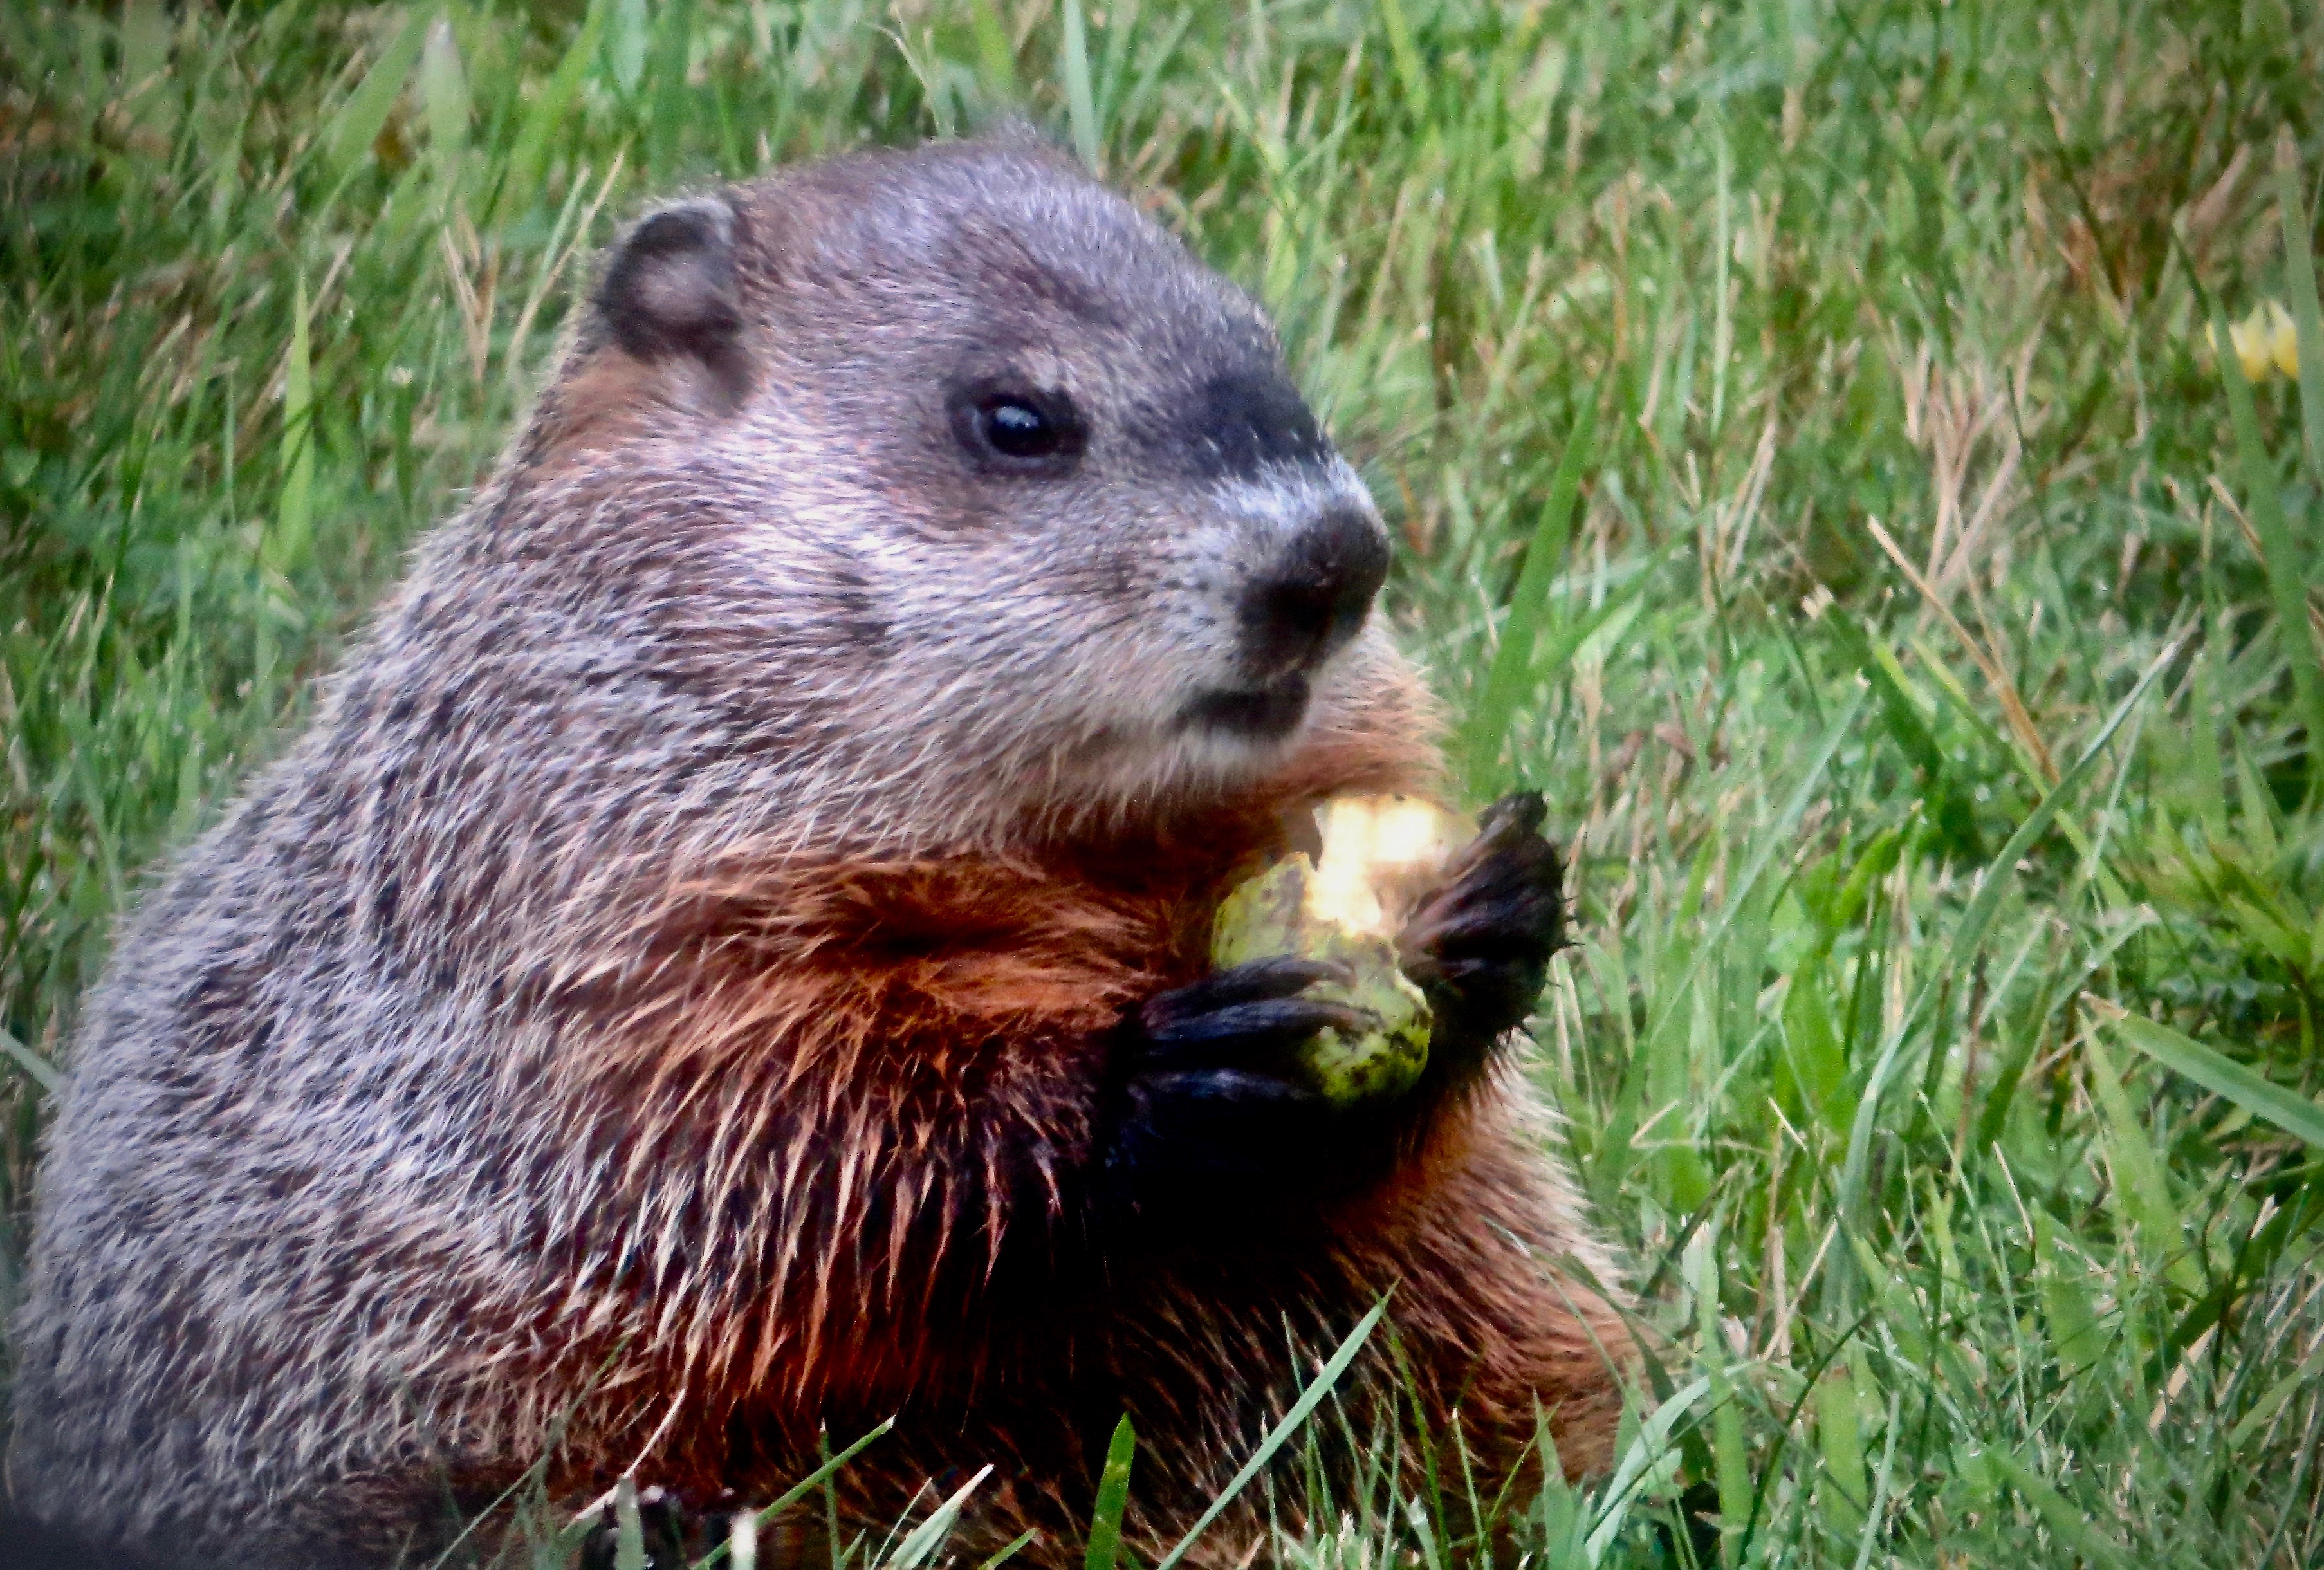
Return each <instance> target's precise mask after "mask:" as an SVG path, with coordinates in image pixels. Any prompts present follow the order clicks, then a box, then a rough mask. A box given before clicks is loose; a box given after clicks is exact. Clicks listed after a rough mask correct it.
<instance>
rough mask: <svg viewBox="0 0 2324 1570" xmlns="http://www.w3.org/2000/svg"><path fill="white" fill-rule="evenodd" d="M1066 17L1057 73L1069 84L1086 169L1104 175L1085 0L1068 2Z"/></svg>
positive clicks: (1070, 117)
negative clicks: (1084, 11)
mask: <svg viewBox="0 0 2324 1570" xmlns="http://www.w3.org/2000/svg"><path fill="white" fill-rule="evenodd" d="M1057 72H1058V74H1059V75H1060V76H1062V77H1064V78H1065V117H1066V120H1067V121H1068V123H1069V124H1070V125H1072V127H1073V133H1074V152H1076V153H1078V154H1079V155H1080V156H1081V161H1082V167H1083V168H1084V169H1086V170H1088V171H1090V172H1091V173H1092V174H1101V173H1102V172H1104V165H1103V164H1102V162H1100V157H1101V155H1102V153H1103V152H1104V151H1105V149H1104V147H1103V146H1102V144H1101V143H1100V142H1099V139H1098V129H1097V102H1096V100H1095V99H1094V98H1093V97H1092V96H1091V93H1090V62H1089V29H1088V27H1087V26H1086V25H1085V24H1084V22H1083V20H1082V0H1065V27H1064V29H1063V30H1062V35H1061V36H1060V38H1059V39H1058V41H1057Z"/></svg>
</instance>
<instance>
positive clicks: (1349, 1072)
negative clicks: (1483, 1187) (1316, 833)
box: [1211, 796, 1475, 1104]
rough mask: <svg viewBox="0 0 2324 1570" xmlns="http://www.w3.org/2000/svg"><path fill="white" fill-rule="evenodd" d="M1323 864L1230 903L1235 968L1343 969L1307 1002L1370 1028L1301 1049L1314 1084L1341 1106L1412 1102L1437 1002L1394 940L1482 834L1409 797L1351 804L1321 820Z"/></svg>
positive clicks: (1329, 808)
mask: <svg viewBox="0 0 2324 1570" xmlns="http://www.w3.org/2000/svg"><path fill="white" fill-rule="evenodd" d="M1317 819H1318V827H1319V828H1320V829H1321V831H1322V836H1323V854H1322V857H1321V858H1320V860H1314V861H1311V860H1310V859H1309V858H1308V856H1307V855H1306V854H1305V853H1304V852H1301V853H1294V854H1291V855H1289V856H1287V857H1286V858H1285V859H1284V860H1282V861H1280V862H1277V864H1275V865H1274V866H1272V867H1270V868H1268V870H1267V871H1266V872H1264V873H1260V874H1259V875H1258V876H1257V877H1255V878H1252V879H1250V880H1249V881H1247V882H1244V883H1242V884H1240V886H1238V887H1237V888H1236V889H1235V890H1234V891H1232V892H1231V893H1230V894H1229V895H1228V896H1227V898H1226V900H1224V902H1222V904H1221V906H1220V908H1219V914H1218V919H1217V922H1216V924H1215V925H1214V926H1213V928H1212V941H1211V959H1212V963H1213V964H1214V965H1218V966H1219V967H1220V968H1221V969H1224V968H1226V967H1228V966H1230V965H1242V964H1246V963H1248V962H1249V961H1251V960H1255V959H1267V958H1271V957H1273V956H1277V955H1282V954H1296V955H1302V956H1306V957H1309V958H1313V959H1320V960H1326V961H1329V962H1331V963H1333V964H1334V965H1340V966H1342V967H1343V968H1344V970H1345V971H1346V972H1347V974H1348V978H1349V979H1348V980H1347V981H1346V982H1344V983H1342V982H1341V981H1339V980H1338V979H1336V978H1326V979H1325V980H1323V981H1319V982H1315V983H1314V984H1311V985H1309V987H1308V988H1307V989H1306V991H1305V993H1304V994H1303V995H1304V996H1306V997H1310V998H1314V999H1317V1000H1319V1001H1323V1002H1335V1003H1343V1004H1346V1005H1348V1006H1349V1007H1351V1008H1352V1009H1354V1010H1355V1011H1358V1012H1359V1013H1360V1015H1361V1016H1362V1017H1363V1020H1364V1025H1363V1028H1362V1029H1360V1030H1355V1031H1352V1032H1350V1031H1342V1030H1335V1029H1326V1030H1320V1031H1318V1032H1316V1034H1315V1036H1314V1038H1313V1039H1311V1040H1310V1041H1309V1042H1307V1043H1306V1044H1305V1047H1304V1048H1302V1049H1301V1052H1300V1057H1299V1067H1300V1071H1301V1073H1302V1074H1303V1075H1304V1076H1305V1078H1306V1080H1307V1081H1308V1083H1309V1084H1310V1085H1312V1086H1313V1087H1314V1089H1316V1090H1318V1091H1320V1092H1322V1093H1323V1094H1324V1095H1325V1096H1327V1097H1329V1098H1330V1099H1331V1100H1333V1101H1334V1102H1338V1103H1342V1104H1347V1103H1351V1102H1360V1101H1369V1100H1372V1099H1374V1098H1376V1097H1382V1096H1392V1095H1397V1094H1402V1093H1403V1092H1404V1091H1406V1090H1408V1089H1409V1088H1411V1086H1412V1085H1413V1082H1414V1081H1416V1080H1417V1079H1418V1078H1419V1077H1420V1074H1421V1071H1422V1070H1423V1069H1424V1068H1425V1067H1427V1063H1428V1037H1429V1028H1430V1023H1431V1021H1430V1017H1429V1010H1428V1000H1427V999H1426V998H1425V997H1423V996H1422V995H1421V992H1420V989H1419V988H1418V987H1416V986H1415V985H1413V984H1412V983H1411V981H1410V980H1409V979H1407V978H1406V975H1405V974H1404V973H1403V971H1402V970H1401V969H1399V968H1398V967H1397V957H1396V947H1395V937H1396V933H1397V928H1398V927H1399V926H1401V924H1402V922H1403V920H1404V918H1405V916H1406V913H1407V911H1408V909H1409V905H1410V902H1411V900H1412V899H1413V898H1414V897H1415V895H1416V893H1417V892H1418V891H1421V889H1422V888H1424V887H1425V885H1426V883H1427V882H1430V881H1431V880H1433V879H1434V876H1435V875H1436V874H1437V873H1441V872H1442V870H1443V866H1444V864H1445V863H1446V861H1447V860H1448V859H1449V858H1450V857H1451V855H1452V852H1453V851H1454V850H1455V849H1457V848H1458V846H1459V845H1461V844H1462V842H1463V841H1464V840H1466V839H1467V838H1469V837H1471V836H1473V834H1474V832H1475V830H1474V827H1473V826H1471V825H1469V824H1467V823H1465V822H1464V821H1463V820H1462V819H1461V818H1459V817H1456V816H1454V815H1453V814H1452V813H1448V812H1445V811H1443V809H1442V808H1436V807H1434V806H1432V805H1430V804H1429V803H1427V802H1425V801H1421V800H1418V799H1414V798H1409V797H1397V796H1376V797H1340V798H1336V799H1333V800H1331V801H1328V802H1326V803H1324V804H1323V808H1321V809H1320V810H1319V811H1318V813H1317Z"/></svg>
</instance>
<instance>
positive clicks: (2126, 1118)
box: [2082, 1037, 2203, 1297]
mask: <svg viewBox="0 0 2324 1570" xmlns="http://www.w3.org/2000/svg"><path fill="white" fill-rule="evenodd" d="M2082 1051H2083V1060H2084V1062H2085V1063H2086V1064H2087V1066H2088V1067H2089V1085H2090V1099H2091V1100H2093V1101H2095V1102H2097V1103H2098V1113H2099V1116H2100V1117H2101V1118H2102V1119H2103V1120H2104V1122H2105V1124H2106V1128H2105V1132H2104V1136H2103V1138H2104V1141H2105V1144H2106V1152H2107V1165H2108V1166H2109V1167H2110V1168H2112V1169H2113V1172H2114V1178H2115V1181H2114V1189H2113V1193H2114V1197H2115V1200H2116V1203H2117V1204H2118V1205H2120V1206H2121V1207H2122V1211H2123V1213H2124V1215H2125V1218H2126V1220H2128V1221H2129V1223H2130V1224H2131V1230H2132V1231H2133V1232H2135V1233H2136V1234H2137V1235H2138V1237H2139V1238H2141V1239H2142V1240H2143V1241H2144V1244H2145V1247H2146V1250H2147V1251H2148V1253H2149V1255H2150V1256H2151V1257H2152V1259H2153V1261H2154V1262H2155V1263H2156V1264H2157V1265H2159V1266H2160V1267H2161V1268H2162V1270H2163V1274H2164V1275H2166V1276H2167V1277H2169V1278H2170V1279H2171V1282H2172V1285H2173V1286H2175V1287H2177V1288H2179V1289H2180V1290H2181V1291H2182V1292H2184V1293H2186V1294H2187V1295H2188V1296H2189V1297H2195V1296H2198V1295H2199V1294H2200V1293H2201V1291H2202V1289H2203V1282H2202V1278H2201V1277H2200V1276H2199V1275H2198V1274H2197V1273H2196V1270H2195V1265H2194V1261H2192V1260H2190V1259H2189V1258H2188V1257H2187V1248H2186V1228H2185V1226H2184V1225H2183V1224H2181V1221H2180V1218H2179V1205H2178V1202H2177V1201H2175V1200H2173V1199H2172V1197H2171V1180H2170V1178H2168V1177H2167V1176H2166V1175H2165V1174H2164V1172H2163V1158H2162V1157H2161V1156H2159V1155H2157V1154H2156V1153H2155V1150H2154V1141H2152V1140H2150V1139H2148V1138H2147V1137H2146V1129H2145V1126H2144V1124H2142V1123H2141V1122H2139V1120H2138V1113H2137V1111H2136V1110H2135V1108H2133V1107H2132V1106H2131V1104H2130V1095H2129V1093H2128V1092H2127V1091H2126V1090H2125V1089H2124V1088H2123V1084H2122V1076H2121V1075H2120V1074H2119V1073H2117V1072H2116V1069H2115V1066H2114V1057H2113V1055H2112V1054H2110V1053H2108V1052H2107V1049H2106V1048H2104V1047H2103V1046H2101V1045H2100V1044H2099V1043H2098V1039H2096V1038H2095V1037H2086V1038H2085V1039H2084V1040H2083V1042H2082Z"/></svg>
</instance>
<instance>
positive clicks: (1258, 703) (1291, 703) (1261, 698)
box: [1180, 676, 1310, 741]
mask: <svg viewBox="0 0 2324 1570" xmlns="http://www.w3.org/2000/svg"><path fill="white" fill-rule="evenodd" d="M1309 691H1310V689H1309V687H1308V684H1307V679H1306V678H1305V676H1286V677H1285V678H1284V679H1282V680H1280V681H1278V682H1276V683H1275V684H1274V685H1273V686H1270V687H1259V688H1249V689H1247V690H1240V691H1238V690H1230V689H1220V690H1217V691H1212V692H1205V693H1203V694H1202V695H1201V696H1199V697H1196V698H1195V699H1194V701H1193V702H1191V703H1189V704H1188V705H1187V706H1186V707H1185V710H1184V711H1183V713H1182V715H1181V716H1180V718H1181V722H1182V723H1183V724H1184V725H1185V726H1186V728H1188V729H1190V730H1196V729H1199V730H1208V731H1222V732H1225V733H1226V734H1230V735H1236V736H1243V737H1248V738H1250V740H1253V741H1276V740H1279V739H1280V738H1282V737H1284V736H1287V735H1289V734H1291V733H1292V732H1293V731H1294V730H1296V729H1297V728H1298V725H1299V722H1300V721H1301V720H1302V719H1304V718H1305V717H1306V715H1307V699H1308V696H1309Z"/></svg>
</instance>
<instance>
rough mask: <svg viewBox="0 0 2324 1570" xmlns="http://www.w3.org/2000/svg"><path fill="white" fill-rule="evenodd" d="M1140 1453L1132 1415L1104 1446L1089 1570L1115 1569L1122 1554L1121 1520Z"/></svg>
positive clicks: (1085, 1561) (1123, 1417)
mask: <svg viewBox="0 0 2324 1570" xmlns="http://www.w3.org/2000/svg"><path fill="white" fill-rule="evenodd" d="M1137 1454H1138V1435H1137V1433H1136V1431H1135V1430H1133V1429H1132V1428H1131V1427H1130V1414H1129V1413H1127V1412H1124V1413H1123V1414H1122V1415H1121V1421H1120V1422H1119V1423H1116V1424H1115V1425H1114V1426H1113V1439H1112V1441H1111V1443H1109V1444H1108V1445H1106V1447H1105V1470H1104V1471H1103V1472H1102V1473H1100V1474H1099V1475H1098V1480H1097V1507H1096V1509H1095V1510H1093V1512H1092V1513H1091V1515H1090V1531H1089V1551H1088V1553H1087V1554H1086V1555H1084V1557H1083V1561H1082V1562H1083V1564H1084V1565H1086V1566H1087V1570H1113V1565H1114V1561H1115V1560H1116V1559H1118V1558H1119V1557H1120V1555H1121V1517H1122V1512H1123V1511H1125V1510H1128V1509H1129V1508H1130V1461H1131V1460H1132V1459H1133V1458H1134V1457H1135V1456H1136V1455H1137Z"/></svg>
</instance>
